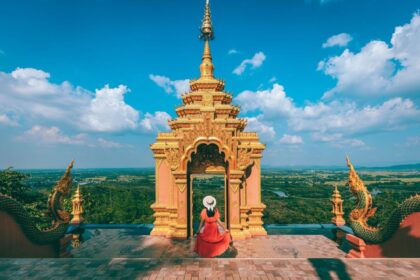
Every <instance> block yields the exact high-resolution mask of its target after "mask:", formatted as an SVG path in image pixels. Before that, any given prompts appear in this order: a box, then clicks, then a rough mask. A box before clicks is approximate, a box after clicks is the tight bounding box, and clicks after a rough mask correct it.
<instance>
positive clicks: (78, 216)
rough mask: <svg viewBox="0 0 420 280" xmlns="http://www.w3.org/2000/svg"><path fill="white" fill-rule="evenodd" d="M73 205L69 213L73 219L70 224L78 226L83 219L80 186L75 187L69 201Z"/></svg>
mask: <svg viewBox="0 0 420 280" xmlns="http://www.w3.org/2000/svg"><path fill="white" fill-rule="evenodd" d="M71 202H72V204H73V211H72V212H71V213H72V214H73V218H72V219H71V221H70V224H72V225H79V224H81V223H82V222H83V221H84V219H83V217H82V214H83V213H84V211H83V205H82V204H83V197H82V194H81V193H80V185H78V186H77V189H76V192H75V194H74V196H73V198H72V200H71Z"/></svg>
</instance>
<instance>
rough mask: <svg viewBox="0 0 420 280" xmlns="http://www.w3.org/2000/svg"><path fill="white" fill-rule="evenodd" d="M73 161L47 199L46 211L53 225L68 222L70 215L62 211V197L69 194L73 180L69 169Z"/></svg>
mask: <svg viewBox="0 0 420 280" xmlns="http://www.w3.org/2000/svg"><path fill="white" fill-rule="evenodd" d="M73 163H74V160H72V161H71V162H70V164H69V165H68V166H67V168H66V171H65V172H64V175H63V176H62V177H61V179H60V180H59V181H58V182H57V183H56V185H55V186H54V188H53V189H52V191H51V193H50V196H49V198H48V210H49V212H50V213H51V215H52V217H53V219H54V224H63V223H68V222H69V221H70V214H69V212H67V211H66V210H64V209H63V197H65V196H67V195H68V194H69V193H70V189H71V185H72V184H73V179H72V177H71V169H72V168H73Z"/></svg>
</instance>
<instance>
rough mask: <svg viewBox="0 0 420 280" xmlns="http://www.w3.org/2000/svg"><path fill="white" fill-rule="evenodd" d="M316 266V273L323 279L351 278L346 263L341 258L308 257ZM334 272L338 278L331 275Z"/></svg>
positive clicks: (341, 279) (346, 279)
mask: <svg viewBox="0 0 420 280" xmlns="http://www.w3.org/2000/svg"><path fill="white" fill-rule="evenodd" d="M308 260H309V261H310V262H311V264H312V266H313V267H314V268H315V270H316V273H317V274H318V276H319V278H320V279H322V280H325V279H326V280H329V279H340V280H350V279H351V277H350V275H349V274H348V272H347V268H346V265H345V264H344V263H343V261H341V260H340V259H308ZM331 273H334V274H335V275H336V276H337V278H333V277H331Z"/></svg>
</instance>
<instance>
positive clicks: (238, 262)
mask: <svg viewBox="0 0 420 280" xmlns="http://www.w3.org/2000/svg"><path fill="white" fill-rule="evenodd" d="M0 279H48V280H50V279H89V280H92V279H148V280H152V279H165V280H167V279H168V280H169V279H341V280H343V279H345V280H347V279H366V280H368V279H369V280H371V279H386V280H388V279H420V259H380V260H379V259H370V260H367V259H364V260H361V259H262V258H260V259H191V258H189V259H4V260H0Z"/></svg>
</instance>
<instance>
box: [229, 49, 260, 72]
mask: <svg viewBox="0 0 420 280" xmlns="http://www.w3.org/2000/svg"><path fill="white" fill-rule="evenodd" d="M265 59H266V56H265V54H264V53H263V52H257V53H256V54H254V56H253V57H252V58H250V59H245V60H244V61H242V62H241V64H239V66H238V67H236V68H235V69H234V70H233V73H234V74H236V75H242V74H243V73H244V72H245V70H246V68H247V67H248V65H250V66H251V68H252V69H255V68H258V67H261V65H262V64H263V62H264V60H265Z"/></svg>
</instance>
